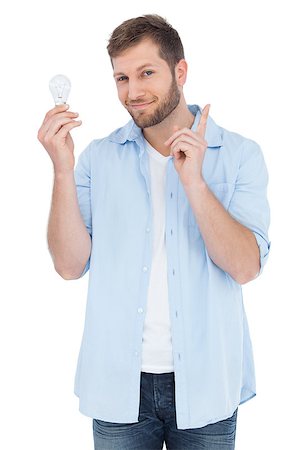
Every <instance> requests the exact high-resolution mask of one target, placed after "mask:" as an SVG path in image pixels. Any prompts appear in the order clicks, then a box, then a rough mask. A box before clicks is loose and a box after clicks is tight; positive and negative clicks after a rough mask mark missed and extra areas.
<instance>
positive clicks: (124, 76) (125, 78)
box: [117, 75, 128, 82]
mask: <svg viewBox="0 0 300 450" xmlns="http://www.w3.org/2000/svg"><path fill="white" fill-rule="evenodd" d="M125 80H128V77H126V75H122V76H121V77H117V82H119V81H125Z"/></svg>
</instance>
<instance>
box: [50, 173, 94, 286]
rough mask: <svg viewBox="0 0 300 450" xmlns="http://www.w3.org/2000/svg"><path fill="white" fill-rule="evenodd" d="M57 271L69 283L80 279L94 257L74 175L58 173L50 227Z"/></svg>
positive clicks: (54, 187)
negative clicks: (88, 261) (91, 254)
mask: <svg viewBox="0 0 300 450" xmlns="http://www.w3.org/2000/svg"><path fill="white" fill-rule="evenodd" d="M48 245H49V251H50V253H51V256H52V259H53V262H54V267H55V270H56V271H57V272H58V273H59V274H60V275H61V276H62V277H63V278H64V279H66V280H70V279H71V280H72V279H76V278H79V277H80V275H81V274H82V272H83V270H84V267H85V265H86V263H87V260H88V258H89V256H90V253H91V237H90V235H89V233H88V232H87V229H86V226H85V224H84V222H83V219H82V217H81V213H80V210H79V205H78V200H77V194H76V185H75V179H74V173H73V172H70V173H67V174H59V173H56V174H55V175H54V186H53V196H52V204H51V211H50V216H49V224H48Z"/></svg>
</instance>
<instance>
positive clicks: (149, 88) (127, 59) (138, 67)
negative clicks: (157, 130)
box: [112, 40, 181, 128]
mask: <svg viewBox="0 0 300 450" xmlns="http://www.w3.org/2000/svg"><path fill="white" fill-rule="evenodd" d="M112 62H113V67H114V78H115V81H116V85H117V89H118V96H119V99H120V101H121V103H122V104H123V106H124V107H125V108H126V109H127V111H128V112H129V114H130V115H131V117H132V118H133V120H134V122H135V123H136V124H137V126H138V127H140V128H148V127H152V126H154V125H157V124H159V123H161V122H162V121H163V120H164V119H165V118H166V117H168V116H169V114H170V113H171V112H172V111H173V110H174V109H175V108H176V107H177V105H178V104H179V101H180V95H181V94H180V90H179V88H178V85H177V81H176V77H175V75H173V74H172V73H171V70H170V67H169V65H168V63H167V62H166V61H165V60H164V59H162V58H161V57H160V56H159V49H158V47H157V45H155V44H154V43H153V42H152V41H150V40H144V41H142V42H140V43H139V44H137V45H135V46H134V47H132V48H129V49H128V50H126V51H125V52H123V53H122V54H121V55H119V56H117V57H115V58H113V60H112Z"/></svg>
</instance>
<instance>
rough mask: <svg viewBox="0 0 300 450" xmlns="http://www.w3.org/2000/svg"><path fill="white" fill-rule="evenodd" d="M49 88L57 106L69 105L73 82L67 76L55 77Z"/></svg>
mask: <svg viewBox="0 0 300 450" xmlns="http://www.w3.org/2000/svg"><path fill="white" fill-rule="evenodd" d="M49 88H50V91H51V94H52V95H53V99H54V102H55V104H56V105H63V104H64V103H67V99H68V95H69V93H70V90H71V82H70V80H69V78H67V77H66V76H65V75H61V74H59V75H55V77H53V78H51V80H50V82H49Z"/></svg>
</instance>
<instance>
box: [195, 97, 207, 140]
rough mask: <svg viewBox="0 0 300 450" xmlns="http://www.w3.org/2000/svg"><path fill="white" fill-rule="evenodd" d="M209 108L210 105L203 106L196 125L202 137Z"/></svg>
mask: <svg viewBox="0 0 300 450" xmlns="http://www.w3.org/2000/svg"><path fill="white" fill-rule="evenodd" d="M209 108H210V105H205V107H204V108H203V110H202V114H201V117H200V121H199V124H198V126H197V133H198V134H199V135H200V137H202V138H203V139H204V137H205V131H206V123H207V118H208V114H209Z"/></svg>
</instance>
